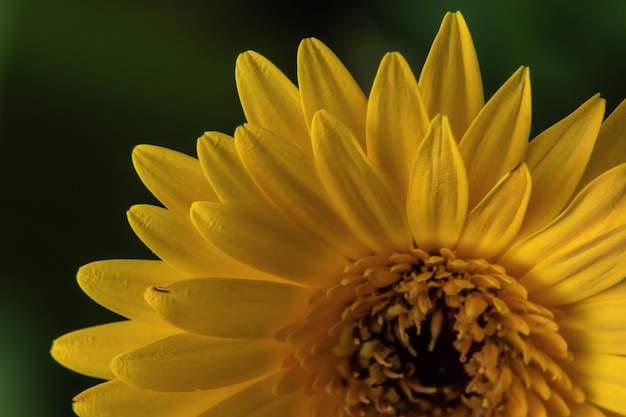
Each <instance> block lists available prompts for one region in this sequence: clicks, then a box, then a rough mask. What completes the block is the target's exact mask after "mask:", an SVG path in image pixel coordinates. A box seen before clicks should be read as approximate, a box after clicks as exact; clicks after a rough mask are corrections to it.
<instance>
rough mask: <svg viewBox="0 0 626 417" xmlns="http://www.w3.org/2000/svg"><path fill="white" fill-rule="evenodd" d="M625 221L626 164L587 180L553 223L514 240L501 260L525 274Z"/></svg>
mask: <svg viewBox="0 0 626 417" xmlns="http://www.w3.org/2000/svg"><path fill="white" fill-rule="evenodd" d="M625 223H626V164H624V165H620V166H617V167H615V168H613V169H611V170H610V171H608V172H606V173H604V174H603V175H602V176H600V177H598V178H597V179H596V180H595V181H593V182H592V183H590V184H588V185H587V187H585V188H584V189H583V190H582V191H581V192H580V193H579V194H578V195H577V196H576V197H575V198H574V200H573V201H572V202H571V203H570V205H569V206H568V207H567V208H566V209H565V210H564V211H563V212H562V213H561V214H560V215H559V216H558V217H557V218H556V219H554V221H553V222H552V223H550V224H549V225H547V226H546V227H545V228H543V229H541V230H539V231H538V232H536V233H534V234H532V235H530V236H527V237H525V238H523V239H521V240H519V241H517V242H516V243H514V244H513V245H512V246H511V247H510V248H509V249H508V250H507V251H506V252H505V253H504V255H503V256H502V257H501V258H500V260H499V261H498V263H500V264H501V265H503V266H504V267H505V268H506V269H507V273H509V274H510V275H512V276H519V277H521V276H523V275H524V274H525V273H526V272H527V271H528V270H530V269H531V268H532V267H534V266H535V265H537V264H539V262H541V261H542V260H544V259H546V258H548V257H549V256H551V255H553V254H555V253H556V252H560V253H563V251H565V250H568V248H569V247H570V246H571V247H576V246H580V245H581V242H582V243H584V242H585V241H592V240H594V239H597V238H598V237H599V236H602V235H603V234H604V233H607V232H610V231H611V230H613V229H614V228H616V227H619V226H621V225H623V224H625Z"/></svg>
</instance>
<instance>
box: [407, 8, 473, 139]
mask: <svg viewBox="0 0 626 417" xmlns="http://www.w3.org/2000/svg"><path fill="white" fill-rule="evenodd" d="M419 88H420V89H421V91H422V94H423V97H424V102H425V103H426V108H427V109H428V114H429V115H430V117H431V118H432V117H435V116H436V115H437V114H445V115H446V116H448V117H449V119H450V126H451V129H452V133H453V134H454V137H456V138H457V139H460V138H461V137H463V135H464V134H465V131H466V130H467V128H468V126H469V125H470V124H471V123H472V120H474V117H476V115H477V114H478V112H479V111H480V109H481V108H482V106H483V103H484V100H485V99H484V93H483V84H482V79H481V75H480V68H479V66H478V57H477V56H476V50H475V49H474V42H473V41H472V35H471V34H470V32H469V29H468V27H467V24H466V23H465V19H463V16H462V15H461V13H458V12H457V13H447V14H446V16H445V17H444V18H443V22H442V23H441V28H440V29H439V32H438V33H437V36H436V37H435V40H434V41H433V45H432V47H431V50H430V52H429V54H428V57H427V58H426V62H425V63H424V67H423V68H422V73H421V75H420V79H419Z"/></svg>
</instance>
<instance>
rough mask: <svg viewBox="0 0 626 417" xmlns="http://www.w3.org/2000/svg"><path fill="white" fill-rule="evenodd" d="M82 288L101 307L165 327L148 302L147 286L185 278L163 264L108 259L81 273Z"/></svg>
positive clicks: (83, 269)
mask: <svg viewBox="0 0 626 417" xmlns="http://www.w3.org/2000/svg"><path fill="white" fill-rule="evenodd" d="M76 278H77V280H78V285H80V288H81V289H82V290H83V291H84V292H85V294H87V295H88V296H89V297H91V299H92V300H94V301H95V302H97V303H98V304H100V305H102V306H104V307H106V308H107V309H109V310H111V311H113V312H114V313H117V314H120V315H122V316H124V317H127V318H130V319H134V320H140V321H144V322H147V323H153V324H163V321H162V320H161V319H160V318H159V317H158V316H157V315H156V314H155V313H154V310H152V309H151V308H150V307H149V306H148V304H146V301H145V300H144V299H143V293H144V291H145V290H146V288H147V287H150V286H159V285H165V284H169V283H170V282H174V281H178V280H180V279H185V278H186V277H185V275H183V274H181V273H180V272H178V271H177V270H175V269H174V268H172V267H170V266H168V265H167V264H166V263H165V262H162V261H148V260H134V259H123V260H106V261H97V262H92V263H90V264H87V265H85V266H83V267H82V268H80V269H79V270H78V275H77V277H76Z"/></svg>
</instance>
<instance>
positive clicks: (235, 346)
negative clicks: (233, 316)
mask: <svg viewBox="0 0 626 417" xmlns="http://www.w3.org/2000/svg"><path fill="white" fill-rule="evenodd" d="M289 350H293V348H291V347H289V346H288V345H284V344H282V345H281V344H279V343H277V342H275V341H273V340H272V339H252V340H249V339H220V338H213V337H206V336H199V335H194V334H189V333H182V334H177V335H173V336H170V337H167V338H164V339H161V340H157V341H155V342H153V343H150V344H148V345H146V346H143V347H140V348H138V349H135V350H132V351H130V352H126V353H123V354H121V355H119V356H117V357H116V358H115V359H114V360H113V362H112V363H111V369H112V370H113V372H114V373H115V375H116V376H117V377H118V378H119V379H120V380H122V381H124V382H126V383H127V384H130V385H134V386H137V387H141V388H147V389H153V390H156V391H167V392H183V391H195V390H205V389H212V388H220V387H224V386H228V385H234V384H237V383H239V382H244V381H247V380H249V379H253V378H256V377H258V376H261V375H264V374H267V373H268V372H271V371H274V370H276V369H280V366H281V362H283V361H284V360H285V358H286V357H287V355H288V354H289Z"/></svg>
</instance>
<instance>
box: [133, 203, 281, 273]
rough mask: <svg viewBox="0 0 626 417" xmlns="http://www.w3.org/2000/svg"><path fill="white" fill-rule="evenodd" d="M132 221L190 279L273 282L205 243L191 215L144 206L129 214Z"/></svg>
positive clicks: (141, 236)
mask: <svg viewBox="0 0 626 417" xmlns="http://www.w3.org/2000/svg"><path fill="white" fill-rule="evenodd" d="M215 204H219V203H215ZM128 221H129V223H130V226H131V227H132V228H133V231H134V232H135V234H136V235H137V236H138V237H139V239H141V241H142V242H143V243H144V244H145V245H146V246H147V247H148V248H150V250H152V251H153V252H154V253H155V254H156V255H157V256H158V257H159V258H161V259H162V260H163V261H165V262H166V263H167V264H168V265H170V266H172V267H173V268H175V269H177V270H178V271H180V272H182V273H183V274H185V275H187V276H189V277H211V276H222V277H246V278H268V279H269V277H268V275H267V274H264V273H262V272H260V271H256V270H254V269H252V268H250V267H249V266H247V265H244V264H242V263H240V262H238V261H236V260H234V259H232V258H229V257H228V256H227V255H225V254H224V253H222V252H221V251H219V250H218V249H217V248H215V246H213V245H211V244H210V243H209V242H207V241H206V240H204V239H203V238H202V236H200V235H199V234H198V231H197V230H196V228H195V227H194V226H193V224H192V223H191V219H190V218H189V216H188V215H183V214H178V213H172V212H170V211H168V210H165V209H162V208H160V207H155V206H150V205H146V204H141V205H136V206H133V207H131V208H130V210H128Z"/></svg>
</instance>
